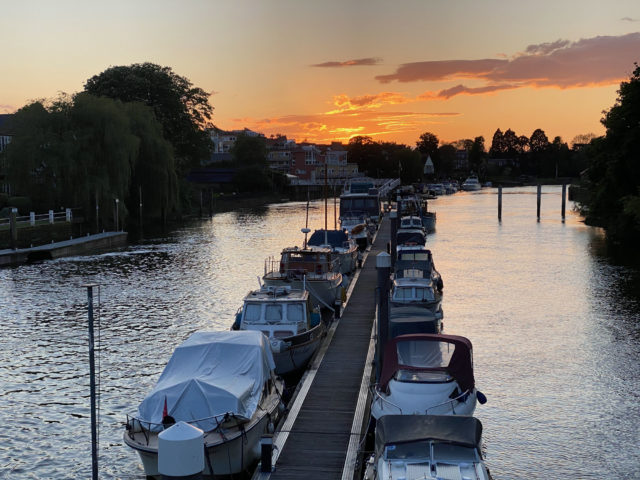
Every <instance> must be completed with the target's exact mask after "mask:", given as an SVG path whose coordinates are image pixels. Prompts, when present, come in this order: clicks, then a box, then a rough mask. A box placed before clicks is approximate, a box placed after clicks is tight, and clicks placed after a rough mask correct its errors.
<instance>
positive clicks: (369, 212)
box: [340, 188, 382, 223]
mask: <svg viewBox="0 0 640 480" xmlns="http://www.w3.org/2000/svg"><path fill="white" fill-rule="evenodd" d="M381 213H382V209H381V206H380V196H379V195H378V191H377V190H376V189H375V188H372V189H369V191H368V192H363V193H348V194H343V195H341V196H340V218H341V219H343V218H346V217H353V216H358V215H360V214H365V215H366V216H367V217H369V218H371V219H372V220H373V221H375V222H376V223H377V222H378V220H379V218H380V215H381Z"/></svg>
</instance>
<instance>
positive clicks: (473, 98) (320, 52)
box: [0, 0, 640, 147]
mask: <svg viewBox="0 0 640 480" xmlns="http://www.w3.org/2000/svg"><path fill="white" fill-rule="evenodd" d="M0 12H1V13H0V41H1V42H2V46H3V48H2V52H3V53H2V59H1V60H0V113H11V112H14V111H15V110H16V109H18V108H20V107H21V106H22V105H24V104H25V103H27V102H28V101H30V100H33V99H38V98H52V97H55V96H56V95H57V94H58V93H59V92H67V93H74V92H77V91H80V90H82V88H83V84H84V82H85V81H86V80H87V79H88V78H90V77H91V76H93V75H95V74H97V73H100V72H101V71H103V70H105V69H106V68H108V67H109V66H116V65H130V64H132V63H141V62H145V61H149V62H153V63H157V64H159V65H163V66H169V67H171V68H172V69H173V70H174V72H175V73H177V74H179V75H182V76H184V77H187V78H188V79H190V80H191V81H192V82H193V84H194V85H196V86H198V87H201V88H203V89H204V90H206V91H208V92H212V96H211V98H210V102H211V104H212V105H213V107H214V108H215V110H214V117H213V123H214V124H215V125H216V126H218V127H219V128H222V129H227V130H231V129H239V128H244V127H247V128H250V129H252V130H256V131H259V132H262V133H264V134H266V135H267V136H269V135H271V134H275V133H282V134H285V135H287V136H288V137H289V138H294V139H296V140H298V141H303V140H308V141H312V142H318V143H322V142H328V141H331V140H339V141H347V140H348V139H349V138H350V137H351V136H353V135H369V136H371V137H373V138H374V139H375V140H378V141H380V140H385V141H396V142H399V143H405V144H407V145H410V146H414V145H415V142H416V141H417V140H418V137H419V136H420V134H421V133H423V132H425V131H429V132H433V133H435V134H436V135H437V136H438V138H440V140H441V142H442V141H455V140H458V139H461V138H474V137H476V136H478V135H483V136H484V137H485V140H486V144H487V147H489V146H490V144H491V138H492V136H493V133H494V132H495V130H496V129H497V128H500V129H502V130H503V131H505V130H506V129H508V128H511V129H512V130H514V131H515V132H516V134H518V135H526V136H530V135H531V133H532V132H533V130H535V129H536V128H542V129H543V130H544V131H545V133H546V134H547V136H548V137H549V139H553V137H555V136H556V135H560V136H561V137H562V138H563V140H565V141H567V142H570V141H571V140H572V139H573V137H574V136H575V135H578V134H583V133H595V134H598V135H600V134H602V133H603V128H602V126H601V124H600V118H601V117H602V111H603V110H605V109H608V108H609V107H611V106H612V105H613V103H614V102H615V99H616V91H617V89H618V87H619V84H620V82H621V81H622V80H625V79H627V78H629V75H630V74H631V72H632V71H633V69H634V62H638V61H640V1H638V0H610V1H596V0H581V1H568V0H554V1H547V0H538V1H536V2H525V1H520V0H510V1H499V0H484V1H478V0H464V1H456V0H404V1H403V0H394V1H381V0H380V1H379V0H308V1H307V0H252V1H250V0H229V1H227V0H209V1H206V0H182V1H168V0H126V1H123V0H111V1H109V2H104V1H103V2H95V1H91V0H82V1H75V0H56V1H53V0H38V1H36V0H25V1H22V2H9V1H3V2H2V8H1V9H0Z"/></svg>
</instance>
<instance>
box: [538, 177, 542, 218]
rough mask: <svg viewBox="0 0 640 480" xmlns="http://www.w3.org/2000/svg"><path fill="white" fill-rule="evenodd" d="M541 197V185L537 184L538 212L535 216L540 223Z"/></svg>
mask: <svg viewBox="0 0 640 480" xmlns="http://www.w3.org/2000/svg"><path fill="white" fill-rule="evenodd" d="M541 197H542V185H540V184H538V192H537V199H538V210H537V212H538V213H537V215H538V221H540V199H541Z"/></svg>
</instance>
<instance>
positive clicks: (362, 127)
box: [234, 110, 460, 143]
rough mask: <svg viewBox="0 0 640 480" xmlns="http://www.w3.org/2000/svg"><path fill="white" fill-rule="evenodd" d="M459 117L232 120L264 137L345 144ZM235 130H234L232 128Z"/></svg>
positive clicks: (373, 114) (364, 114)
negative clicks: (284, 137)
mask: <svg viewBox="0 0 640 480" xmlns="http://www.w3.org/2000/svg"><path fill="white" fill-rule="evenodd" d="M456 115H460V114H459V113H455V112H433V113H418V112H380V111H370V110H360V111H356V112H353V111H345V112H343V113H334V114H330V115H329V114H326V113H320V114H311V115H286V116H282V117H273V118H264V119H251V118H241V119H240V118H238V119H235V120H234V123H236V127H237V128H243V127H248V128H250V129H252V130H257V131H260V132H263V133H265V134H266V135H270V134H276V133H280V134H283V135H287V137H289V138H295V139H303V138H304V139H307V140H308V141H310V142H317V143H324V142H330V141H343V142H347V141H349V139H350V138H351V137H354V136H356V135H367V136H378V137H379V136H384V135H389V136H393V135H396V134H398V133H404V132H413V131H416V130H420V129H421V128H426V127H427V126H428V125H433V124H436V123H440V122H441V120H437V119H438V118H447V117H452V116H456ZM234 128H235V127H234Z"/></svg>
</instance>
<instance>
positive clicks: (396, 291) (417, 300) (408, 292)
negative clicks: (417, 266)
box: [389, 271, 442, 318]
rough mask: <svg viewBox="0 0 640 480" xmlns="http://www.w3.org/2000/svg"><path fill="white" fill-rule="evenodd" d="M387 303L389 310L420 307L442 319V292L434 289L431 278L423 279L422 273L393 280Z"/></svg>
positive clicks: (418, 272)
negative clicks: (388, 303)
mask: <svg viewBox="0 0 640 480" xmlns="http://www.w3.org/2000/svg"><path fill="white" fill-rule="evenodd" d="M389 301H390V306H391V308H393V307H403V306H414V307H420V308H424V309H425V310H428V311H429V313H431V314H433V315H434V316H438V317H440V318H442V290H438V289H437V288H436V287H435V285H434V283H433V281H432V280H431V278H425V277H424V276H423V272H422V271H417V273H415V274H409V276H405V277H400V278H398V277H396V278H394V280H393V283H392V286H391V298H390V300H389Z"/></svg>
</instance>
